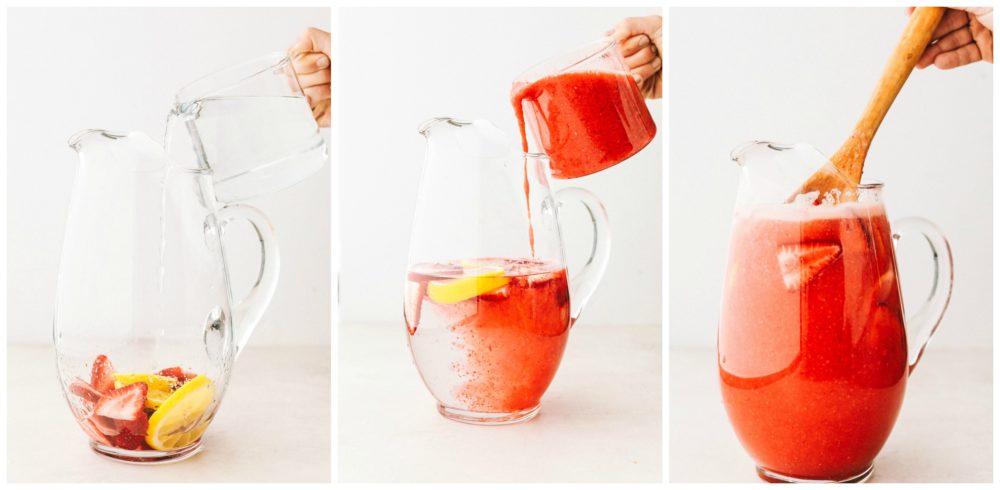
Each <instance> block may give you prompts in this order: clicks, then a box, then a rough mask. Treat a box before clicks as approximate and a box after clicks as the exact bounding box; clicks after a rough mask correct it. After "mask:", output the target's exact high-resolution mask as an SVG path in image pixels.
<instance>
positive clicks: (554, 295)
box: [404, 258, 570, 413]
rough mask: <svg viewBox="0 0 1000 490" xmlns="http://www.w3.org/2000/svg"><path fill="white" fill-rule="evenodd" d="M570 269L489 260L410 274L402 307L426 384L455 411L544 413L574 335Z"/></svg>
mask: <svg viewBox="0 0 1000 490" xmlns="http://www.w3.org/2000/svg"><path fill="white" fill-rule="evenodd" d="M568 287H569V286H568V283H567V280H566V269H565V268H563V267H561V266H557V265H555V264H552V263H549V262H545V261H541V260H528V259H524V260H515V259H497V258H486V259H477V260H475V261H454V262H448V263H438V264H418V265H416V266H413V267H411V269H410V272H409V275H408V280H407V284H406V304H405V307H404V310H405V315H406V324H407V328H408V330H409V333H410V336H409V341H410V349H411V351H412V352H413V358H414V361H415V362H416V365H417V368H418V369H419V371H420V374H421V377H422V378H423V379H424V383H425V384H426V385H427V387H428V388H429V389H430V391H431V393H432V394H433V395H434V397H435V398H437V399H438V401H440V402H441V403H442V404H444V405H445V406H447V407H450V408H458V409H463V410H471V411H476V412H494V413H496V412H508V413H509V412H516V411H520V410H527V409H531V408H534V407H536V406H538V404H539V402H540V400H541V397H542V394H544V393H545V390H546V389H547V388H548V387H549V384H550V383H551V382H552V379H553V377H554V376H555V374H556V369H557V368H558V367H559V362H560V360H561V359H562V355H563V350H564V349H565V347H566V339H567V337H568V335H569V324H570V310H569V290H568Z"/></svg>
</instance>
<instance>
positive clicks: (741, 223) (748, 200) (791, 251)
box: [718, 142, 952, 482]
mask: <svg viewBox="0 0 1000 490" xmlns="http://www.w3.org/2000/svg"><path fill="white" fill-rule="evenodd" d="M733 159H734V160H735V161H736V162H737V163H738V164H739V165H740V169H741V179H740V188H739V193H738V196H737V205H736V212H735V217H734V221H733V225H732V230H731V239H730V240H731V241H730V251H729V262H728V269H727V273H726V279H725V285H724V291H723V304H722V317H721V320H720V322H719V338H718V366H719V376H720V379H721V386H722V397H723V401H724V404H725V407H726V411H727V412H728V414H729V419H730V422H731V423H732V425H733V428H734V429H735V431H736V435H737V436H738V437H739V439H740V442H741V443H742V444H743V447H744V448H745V449H746V451H747V452H748V453H749V454H750V456H751V457H752V458H753V459H754V460H755V461H756V463H757V472H758V475H759V476H760V477H761V478H762V479H764V480H767V481H772V482H819V481H835V482H859V481H864V480H865V479H867V478H868V477H869V476H870V475H871V472H872V469H873V462H874V460H875V456H876V455H877V454H878V452H879V450H881V448H882V446H883V444H884V443H885V441H886V439H887V438H888V437H889V433H890V431H891V430H892V427H893V424H894V423H895V421H896V416H897V414H898V413H899V408H900V406H901V404H902V402H903V392H904V391H905V388H906V381H907V378H908V377H909V375H910V373H911V371H912V370H913V368H914V366H915V365H916V364H917V361H919V359H920V355H921V353H922V352H923V350H924V347H925V346H926V345H927V342H928V341H929V340H930V338H931V336H932V335H933V333H934V331H935V329H936V328H937V326H938V324H939V323H940V321H941V318H942V316H943V315H944V311H945V309H946V308H947V305H948V300H949V298H950V296H951V288H952V260H951V249H950V247H949V245H948V242H947V240H946V239H945V237H944V236H943V235H942V234H941V232H940V231H938V229H937V228H936V227H935V226H934V225H933V224H931V223H930V222H929V221H926V220H923V219H919V218H907V219H903V220H899V221H895V222H893V223H892V226H891V227H890V224H889V220H888V219H887V217H886V212H885V206H884V201H883V185H882V184H880V183H867V184H862V185H860V186H857V187H855V186H852V185H850V184H849V181H848V180H847V179H846V178H843V177H842V176H841V179H842V182H843V184H842V185H841V186H840V189H835V190H833V191H831V192H830V193H828V194H827V195H824V196H817V195H814V194H816V193H809V194H805V195H801V196H796V198H794V199H791V200H789V196H790V195H793V193H794V190H795V189H797V188H798V185H800V184H801V183H802V182H805V179H806V178H807V177H808V176H809V175H811V174H812V173H813V172H815V171H817V170H819V169H820V168H823V170H824V171H826V172H828V173H830V174H831V175H841V174H839V172H838V171H837V170H836V168H835V167H834V166H833V165H832V164H830V163H827V160H826V158H825V157H823V156H822V155H821V154H820V153H819V152H817V151H816V150H814V149H812V148H811V147H809V146H807V145H784V144H779V143H770V142H752V143H749V144H746V145H743V146H742V147H740V148H738V149H737V150H735V151H734V152H733ZM789 201H791V202H789ZM814 202H821V203H822V204H821V205H813V203H814ZM910 236H918V237H922V240H919V241H922V242H925V243H927V244H928V245H929V246H930V248H931V252H932V254H931V255H932V259H933V264H932V265H933V267H934V271H935V276H934V277H935V282H934V284H932V289H931V292H930V294H929V295H928V297H927V300H926V302H925V303H924V304H923V305H921V306H920V308H919V309H918V310H917V313H916V314H915V315H912V316H908V317H907V316H906V315H905V314H904V309H903V303H902V300H901V296H900V288H899V279H898V277H899V273H898V269H897V267H896V259H895V253H894V242H895V241H898V240H901V239H902V237H910ZM907 239H909V238H907Z"/></svg>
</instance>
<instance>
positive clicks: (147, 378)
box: [113, 373, 180, 410]
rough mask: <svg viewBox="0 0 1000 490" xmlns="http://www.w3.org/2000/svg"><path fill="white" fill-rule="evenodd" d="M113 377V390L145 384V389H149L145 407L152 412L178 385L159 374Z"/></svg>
mask: <svg viewBox="0 0 1000 490" xmlns="http://www.w3.org/2000/svg"><path fill="white" fill-rule="evenodd" d="M113 376H114V377H115V389H118V388H121V387H122V386H126V385H130V384H133V383H146V387H147V388H149V389H148V390H147V391H146V404H145V407H146V408H150V409H153V410H156V409H157V408H159V407H160V405H161V404H163V402H164V401H165V400H166V399H167V397H169V396H170V394H171V393H173V392H174V388H177V385H178V384H180V383H178V381H177V380H176V379H174V378H171V377H169V376H160V375H159V374H130V373H115V374H114V375H113Z"/></svg>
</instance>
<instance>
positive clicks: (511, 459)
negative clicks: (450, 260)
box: [337, 319, 663, 482]
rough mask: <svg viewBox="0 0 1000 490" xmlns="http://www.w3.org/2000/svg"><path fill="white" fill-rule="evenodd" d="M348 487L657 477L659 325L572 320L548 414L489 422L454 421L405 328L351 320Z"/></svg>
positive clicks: (344, 385)
mask: <svg viewBox="0 0 1000 490" xmlns="http://www.w3.org/2000/svg"><path fill="white" fill-rule="evenodd" d="M339 334H340V339H339V345H340V349H339V357H340V360H339V378H338V379H339V387H338V394H337V395H338V400H339V401H338V403H339V405H338V419H339V420H338V430H339V434H338V439H339V445H338V458H339V466H338V471H339V475H338V480H340V481H342V482H406V481H409V482H460V481H464V482H658V481H661V480H662V463H663V456H662V455H663V453H662V450H661V440H662V420H663V419H662V414H661V411H660V407H661V401H662V397H661V393H662V392H661V371H662V370H661V365H662V364H661V359H662V357H661V350H660V327H659V326H648V327H615V326H597V325H589V324H587V323H586V322H585V321H584V322H581V323H579V324H577V325H576V326H574V327H573V331H572V333H571V334H570V339H569V343H568V345H567V348H566V354H565V356H564V357H563V361H562V365H561V366H560V368H559V372H558V373H557V374H556V378H555V381H553V383H552V386H551V387H549V390H548V392H547V393H546V395H545V396H544V397H543V398H542V411H541V414H540V415H539V416H538V417H536V418H535V419H533V420H531V421H529V422H527V423H524V424H516V425H509V426H499V427H482V426H474V425H467V424H462V423H458V422H453V421H450V420H446V419H445V418H443V417H441V416H440V415H439V414H438V413H437V410H436V405H435V402H434V399H433V398H432V397H431V395H430V393H428V392H427V390H426V388H424V385H423V383H422V382H421V380H420V377H419V375H418V374H417V370H416V367H414V365H413V362H412V360H411V358H410V353H409V350H408V348H407V345H406V328H405V327H404V326H403V324H402V319H400V324H398V325H377V326H375V325H372V326H360V325H341V326H340V330H339Z"/></svg>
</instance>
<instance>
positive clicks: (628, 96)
mask: <svg viewBox="0 0 1000 490" xmlns="http://www.w3.org/2000/svg"><path fill="white" fill-rule="evenodd" d="M512 92H513V93H512V96H511V102H512V103H513V105H514V112H515V114H516V115H517V120H518V126H519V127H520V130H521V144H522V148H523V150H524V151H525V152H527V151H528V137H527V132H526V127H525V126H526V121H527V124H530V125H531V128H532V131H533V133H534V134H535V135H536V138H538V141H537V143H539V145H540V146H541V147H542V148H543V149H544V150H545V153H546V154H547V155H548V156H549V160H550V164H551V166H552V175H553V177H555V178H557V179H571V178H575V177H582V176H584V175H590V174H592V173H595V172H599V171H601V170H604V169H606V168H608V167H610V166H612V165H615V164H617V163H619V162H622V161H624V160H625V159H627V158H629V157H631V156H632V155H635V154H636V153H638V152H639V150H642V149H643V148H644V147H645V146H646V145H647V144H649V142H650V141H652V140H653V136H655V135H656V125H655V124H654V123H653V118H652V116H650V114H649V109H648V108H647V107H646V103H645V101H644V100H643V98H642V93H641V92H639V87H638V86H637V85H636V83H635V81H634V80H633V79H632V78H631V76H629V75H628V74H626V73H613V72H596V71H578V72H566V73H560V74H557V75H552V76H548V77H545V78H541V79H539V80H537V81H535V82H532V83H530V84H523V83H522V84H515V85H514V88H513V90H512Z"/></svg>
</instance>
